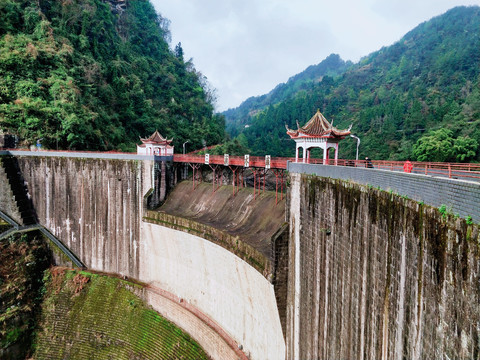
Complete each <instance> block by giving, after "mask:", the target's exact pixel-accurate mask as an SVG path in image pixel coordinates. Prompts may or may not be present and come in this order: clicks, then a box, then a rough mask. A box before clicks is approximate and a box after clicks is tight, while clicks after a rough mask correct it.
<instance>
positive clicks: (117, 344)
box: [33, 268, 208, 360]
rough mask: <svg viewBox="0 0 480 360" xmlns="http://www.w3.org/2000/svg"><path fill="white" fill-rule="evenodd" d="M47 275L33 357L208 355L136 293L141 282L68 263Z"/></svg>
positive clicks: (167, 358)
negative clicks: (75, 268) (70, 267)
mask: <svg viewBox="0 0 480 360" xmlns="http://www.w3.org/2000/svg"><path fill="white" fill-rule="evenodd" d="M46 279H47V281H46V291H45V292H46V294H45V300H44V302H43V303H42V314H41V319H40V323H39V327H38V329H37V337H36V339H35V353H34V356H33V358H35V359H38V360H40V359H72V360H73V359H79V360H83V359H159V360H160V359H162V360H170V359H190V360H202V359H208V356H207V354H205V352H204V351H203V349H202V348H201V347H200V346H199V345H198V343H197V342H196V341H195V340H193V339H192V338H191V337H190V336H189V335H188V334H186V333H185V332H183V331H182V330H181V329H180V328H178V327H177V326H175V325H174V324H173V323H171V322H169V321H168V320H166V319H165V318H163V317H161V316H159V315H158V314H157V313H156V312H155V311H153V310H152V309H151V308H149V307H148V306H147V305H146V304H145V302H144V301H143V300H142V299H140V298H139V297H138V296H136V295H135V294H134V293H135V288H136V290H137V291H140V290H141V286H140V285H135V284H133V283H129V282H126V281H123V280H120V279H117V278H113V277H109V276H104V275H97V274H92V273H88V272H83V271H71V270H66V269H64V268H52V269H51V270H50V271H49V272H48V273H47V275H46Z"/></svg>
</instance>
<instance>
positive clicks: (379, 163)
mask: <svg viewBox="0 0 480 360" xmlns="http://www.w3.org/2000/svg"><path fill="white" fill-rule="evenodd" d="M249 160H250V161H249V167H259V168H264V167H265V157H261V156H250V158H249ZM173 161H174V162H179V163H196V164H205V156H203V155H191V154H186V155H181V154H175V155H174V156H173ZM244 161H245V159H244V157H242V156H230V157H229V164H228V165H230V166H244V165H245V164H244ZM287 161H291V162H295V158H283V157H272V158H271V162H270V167H271V168H272V169H286V168H287ZM299 162H301V161H299ZM306 163H308V164H324V162H323V159H309V160H308V161H307V162H306ZM209 164H213V165H224V157H223V155H210V156H209ZM325 165H336V166H350V167H361V168H375V169H381V170H390V171H400V172H404V171H405V170H404V165H405V161H389V160H346V159H338V160H334V159H329V160H327V161H326V163H325ZM411 165H412V169H411V171H410V172H412V173H416V174H424V175H432V176H441V177H448V178H454V179H461V178H462V179H466V180H474V181H480V164H475V163H469V164H461V163H438V162H418V161H412V162H411Z"/></svg>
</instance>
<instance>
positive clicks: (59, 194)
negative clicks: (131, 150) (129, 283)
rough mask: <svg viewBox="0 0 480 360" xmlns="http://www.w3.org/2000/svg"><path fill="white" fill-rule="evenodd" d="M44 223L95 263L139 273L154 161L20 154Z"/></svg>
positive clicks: (116, 270) (93, 265)
mask: <svg viewBox="0 0 480 360" xmlns="http://www.w3.org/2000/svg"><path fill="white" fill-rule="evenodd" d="M18 163H19V166H20V168H21V171H22V174H23V177H24V179H25V180H26V182H27V183H28V188H29V191H30V194H31V197H32V202H33V205H34V208H35V210H36V213H37V216H38V220H39V222H40V224H42V225H44V226H45V227H46V228H47V229H49V230H50V232H52V233H53V234H54V235H55V236H56V237H57V238H58V239H60V240H61V241H62V242H63V243H64V244H65V245H67V246H68V247H69V248H70V249H71V250H72V251H73V252H74V253H75V254H76V255H77V256H78V257H79V258H80V259H81V261H82V262H83V263H84V264H85V265H86V266H87V267H88V268H90V269H93V270H98V271H106V272H113V273H118V274H122V275H128V276H131V277H134V278H138V274H139V266H140V258H139V252H138V247H139V241H140V222H141V214H142V209H143V194H145V193H146V192H147V191H148V190H149V189H150V188H151V187H152V177H151V173H152V167H153V162H151V161H136V160H103V159H69V158H56V157H55V158H54V157H27V156H25V157H18Z"/></svg>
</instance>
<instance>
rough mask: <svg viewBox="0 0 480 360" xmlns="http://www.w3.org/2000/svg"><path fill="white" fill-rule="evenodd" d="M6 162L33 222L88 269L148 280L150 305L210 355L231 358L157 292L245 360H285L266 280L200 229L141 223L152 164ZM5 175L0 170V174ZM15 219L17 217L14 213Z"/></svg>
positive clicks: (0, 186)
mask: <svg viewBox="0 0 480 360" xmlns="http://www.w3.org/2000/svg"><path fill="white" fill-rule="evenodd" d="M15 162H16V164H17V165H16V166H17V167H18V170H19V173H20V174H21V176H19V177H18V178H19V179H20V178H22V181H23V180H24V181H25V183H26V185H27V188H28V197H29V198H30V200H31V203H32V204H33V208H34V211H35V213H36V214H35V215H36V218H37V219H38V222H39V223H40V224H41V225H43V226H45V227H46V228H47V229H48V230H49V231H50V232H51V233H52V234H54V235H55V236H56V237H57V238H58V239H60V240H61V241H62V242H63V243H64V244H65V245H67V246H68V247H69V248H70V249H71V250H72V251H73V252H74V253H75V254H76V255H77V256H78V257H79V258H80V260H81V261H82V262H83V263H84V264H85V265H86V266H87V267H88V268H90V269H92V270H96V271H104V272H110V273H117V274H121V275H125V276H128V277H132V278H135V279H139V280H141V281H144V282H147V283H149V284H150V285H151V289H152V291H150V292H148V294H147V295H148V296H145V298H146V300H147V301H148V302H149V303H150V305H151V306H153V308H154V309H155V310H157V311H158V312H159V313H160V314H162V315H163V316H165V317H166V318H167V319H169V320H171V321H173V322H175V323H176V324H177V325H178V326H180V327H182V328H184V329H185V330H186V331H188V332H189V333H190V334H191V335H192V337H193V338H194V339H195V340H197V341H198V342H199V344H200V345H201V346H202V348H203V349H205V350H206V352H207V353H208V354H209V355H210V356H211V357H212V358H213V359H222V360H223V359H235V360H236V359H238V358H239V357H238V353H236V352H235V351H232V349H231V348H229V351H227V350H228V349H226V348H227V347H228V346H229V345H226V344H225V343H221V341H219V340H218V338H215V337H212V335H211V329H210V328H209V327H208V326H206V327H207V328H208V329H206V330H202V329H201V328H200V327H199V326H198V324H197V325H196V323H194V322H192V320H191V314H187V313H186V312H185V311H180V310H182V309H179V308H178V305H177V306H173V305H174V304H173V303H172V302H169V301H166V300H165V299H163V298H161V297H159V296H157V294H163V293H164V294H167V295H168V296H169V299H176V300H175V301H176V302H177V304H178V303H182V304H187V305H185V308H186V307H189V306H190V305H191V307H193V310H194V311H200V312H201V313H202V314H203V315H206V317H207V318H208V319H210V320H211V321H213V323H214V325H215V327H217V328H218V329H221V330H223V331H225V332H226V333H227V335H228V337H229V338H230V339H233V341H234V347H239V345H242V348H243V353H244V354H246V355H248V356H249V358H250V359H252V360H255V359H259V360H260V359H284V358H285V355H284V354H285V340H284V337H283V332H282V326H281V321H280V318H279V313H278V309H277V302H276V298H275V292H274V287H273V285H272V282H271V281H270V279H269V278H268V276H266V274H263V273H262V272H261V271H259V270H258V269H256V268H255V267H254V266H252V265H250V264H249V263H248V262H247V261H244V260H242V259H241V258H240V257H238V256H237V255H235V253H234V252H232V251H229V250H228V249H226V248H225V247H222V246H219V245H218V244H216V243H215V242H214V241H211V239H209V240H206V238H205V236H204V234H205V231H200V232H198V231H197V232H196V233H189V232H188V231H182V229H181V230H177V229H175V228H174V227H172V226H162V223H161V222H160V223H159V222H158V221H153V222H145V221H143V220H144V216H145V215H146V212H147V209H146V208H147V207H146V203H147V198H146V196H145V195H146V194H150V193H151V192H152V191H151V189H152V188H154V187H155V186H156V185H158V176H155V172H156V168H155V163H154V161H151V160H128V159H127V160H125V159H102V158H96V157H95V155H92V157H91V158H88V157H85V158H75V157H58V156H48V155H45V156H41V155H40V154H35V155H32V156H21V155H17V156H15ZM4 170H5V169H4V165H2V164H0V173H2V172H4ZM157 170H158V169H157ZM10 187H11V185H10V184H9V182H8V181H2V182H0V193H1V194H9V195H5V196H3V197H2V198H0V200H2V202H1V203H0V210H3V211H4V212H9V213H12V212H15V211H13V210H12V209H14V208H15V204H13V205H12V201H8V200H9V199H7V198H6V197H11V196H12V195H11V194H12V192H11V190H10ZM209 189H210V187H209ZM192 201H193V200H192ZM14 215H16V217H17V218H18V219H20V220H21V214H14ZM170 217H171V218H175V219H176V220H175V219H174V220H172V222H177V223H178V222H182V221H184V219H181V218H180V217H178V216H174V215H172V216H170ZM190 224H191V222H190ZM183 230H185V229H183ZM232 239H234V240H235V241H236V242H237V243H238V242H239V239H238V238H236V239H235V238H234V237H232ZM59 260H60V258H59ZM267 262H268V261H267ZM285 293H286V290H285ZM285 297H286V295H285ZM191 307H190V308H191ZM215 341H217V342H215ZM237 350H238V349H237Z"/></svg>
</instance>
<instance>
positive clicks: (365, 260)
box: [287, 174, 480, 359]
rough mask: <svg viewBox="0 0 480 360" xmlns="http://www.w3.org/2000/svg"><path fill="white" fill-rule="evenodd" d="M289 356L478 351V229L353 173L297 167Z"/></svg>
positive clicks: (459, 355)
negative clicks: (304, 171)
mask: <svg viewBox="0 0 480 360" xmlns="http://www.w3.org/2000/svg"><path fill="white" fill-rule="evenodd" d="M290 194H291V197H290V200H289V212H290V236H291V246H290V268H291V269H294V270H295V272H294V274H291V276H290V283H289V306H288V312H287V314H288V317H287V319H288V323H287V349H288V350H287V359H447V358H449V359H473V358H478V357H479V354H480V347H479V346H480V345H479V344H480V288H479V287H478V284H479V283H480V246H479V229H478V226H476V225H467V224H466V222H465V220H462V219H455V218H454V217H453V216H445V218H444V217H442V215H441V214H439V212H438V210H437V209H434V208H431V207H427V206H425V205H421V204H418V203H416V202H414V201H411V200H408V199H405V198H401V197H398V196H395V195H393V194H391V193H389V192H384V191H379V190H376V189H372V188H371V187H370V188H369V187H364V186H361V185H357V184H354V183H351V182H343V181H341V180H333V179H328V178H320V177H315V176H307V175H300V174H292V175H291V193H290Z"/></svg>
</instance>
